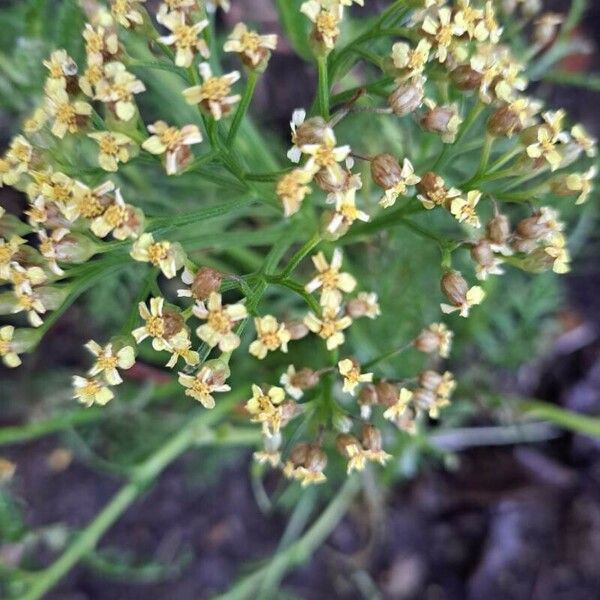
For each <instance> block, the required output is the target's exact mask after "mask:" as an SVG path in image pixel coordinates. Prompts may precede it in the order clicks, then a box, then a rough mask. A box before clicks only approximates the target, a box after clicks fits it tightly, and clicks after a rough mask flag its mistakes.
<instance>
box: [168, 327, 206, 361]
mask: <svg viewBox="0 0 600 600" xmlns="http://www.w3.org/2000/svg"><path fill="white" fill-rule="evenodd" d="M169 344H170V346H171V349H170V352H172V353H173V354H172V355H171V358H170V359H169V361H168V362H167V364H166V365H165V366H166V367H168V368H169V369H172V368H173V367H174V366H175V365H176V364H177V362H178V361H179V359H180V358H183V360H184V361H185V364H186V365H188V366H191V367H193V366H195V365H197V364H198V363H199V362H200V355H199V354H198V352H196V351H195V350H192V340H190V337H189V334H188V332H187V330H186V329H182V330H181V331H179V332H178V333H176V334H175V335H174V336H173V337H171V338H169Z"/></svg>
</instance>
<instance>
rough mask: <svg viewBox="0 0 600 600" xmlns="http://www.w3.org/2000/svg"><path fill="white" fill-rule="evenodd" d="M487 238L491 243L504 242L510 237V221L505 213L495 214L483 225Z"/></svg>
mask: <svg viewBox="0 0 600 600" xmlns="http://www.w3.org/2000/svg"><path fill="white" fill-rule="evenodd" d="M485 230H486V233H487V237H488V240H490V242H492V243H493V244H504V243H505V242H506V240H508V238H509V237H510V221H509V220H508V217H507V216H506V215H502V214H497V215H495V216H494V217H492V218H491V219H490V220H489V221H488V222H487V225H486V226H485Z"/></svg>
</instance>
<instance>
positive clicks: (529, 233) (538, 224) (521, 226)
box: [516, 213, 549, 240]
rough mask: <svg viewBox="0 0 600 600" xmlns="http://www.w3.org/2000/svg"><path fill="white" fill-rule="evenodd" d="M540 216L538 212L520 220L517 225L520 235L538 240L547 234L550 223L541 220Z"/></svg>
mask: <svg viewBox="0 0 600 600" xmlns="http://www.w3.org/2000/svg"><path fill="white" fill-rule="evenodd" d="M540 216H541V215H540V214H539V213H536V214H534V215H531V217H527V218H525V219H522V220H521V221H519V222H518V223H517V227H516V230H517V233H518V234H519V236H521V237H522V238H525V239H527V240H538V239H540V238H541V237H543V236H544V235H546V234H547V233H548V231H549V229H548V225H547V224H546V223H545V222H543V221H541V220H540Z"/></svg>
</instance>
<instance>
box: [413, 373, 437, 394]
mask: <svg viewBox="0 0 600 600" xmlns="http://www.w3.org/2000/svg"><path fill="white" fill-rule="evenodd" d="M442 380H443V377H442V376H441V375H440V374H439V373H438V372H437V371H432V370H430V369H429V370H427V371H423V372H421V373H419V374H418V375H417V381H418V382H419V385H420V386H422V387H424V388H425V389H426V390H431V391H435V390H437V388H438V386H439V385H440V383H442Z"/></svg>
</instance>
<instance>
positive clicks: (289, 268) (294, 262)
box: [278, 233, 321, 280]
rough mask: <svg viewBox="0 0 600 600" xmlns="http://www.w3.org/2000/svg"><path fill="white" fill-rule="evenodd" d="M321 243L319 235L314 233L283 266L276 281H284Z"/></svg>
mask: <svg viewBox="0 0 600 600" xmlns="http://www.w3.org/2000/svg"><path fill="white" fill-rule="evenodd" d="M320 241H321V234H320V233H315V235H313V236H312V237H311V238H310V239H309V240H308V241H307V242H306V243H305V244H304V245H303V246H302V247H301V248H299V249H298V250H297V251H296V253H295V254H294V255H293V256H292V258H290V261H289V262H288V264H287V265H286V266H285V268H284V269H283V271H282V272H281V273H280V274H279V277H278V279H279V280H282V279H286V278H287V277H288V276H289V275H290V274H291V273H292V272H293V271H294V269H295V268H296V267H297V266H298V265H299V264H300V262H301V261H302V259H303V258H304V257H305V256H306V255H307V254H308V253H309V252H310V251H311V250H312V249H313V248H315V246H317V245H318V244H319V242H320Z"/></svg>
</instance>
